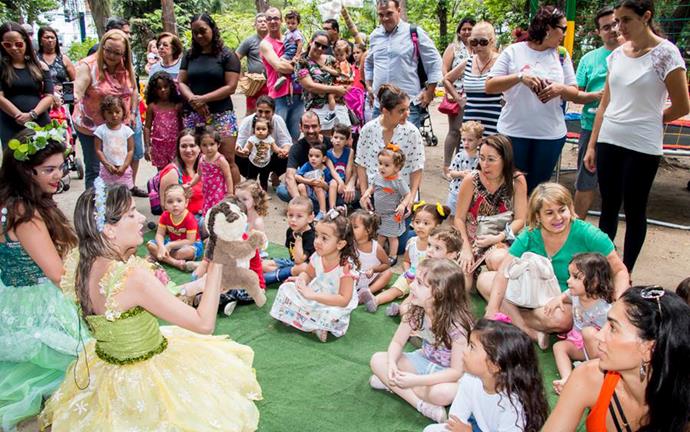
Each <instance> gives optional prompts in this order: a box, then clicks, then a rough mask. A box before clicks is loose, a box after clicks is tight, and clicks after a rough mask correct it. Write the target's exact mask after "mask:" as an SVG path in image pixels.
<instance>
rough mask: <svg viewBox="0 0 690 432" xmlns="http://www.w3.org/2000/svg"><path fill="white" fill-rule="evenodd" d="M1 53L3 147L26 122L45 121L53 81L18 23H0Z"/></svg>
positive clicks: (0, 93)
mask: <svg viewBox="0 0 690 432" xmlns="http://www.w3.org/2000/svg"><path fill="white" fill-rule="evenodd" d="M0 54H1V55H0V140H2V146H3V148H5V147H6V146H7V143H8V142H9V141H10V139H11V138H12V137H13V136H14V135H15V134H16V133H17V132H19V131H21V130H22V129H24V124H25V123H27V122H36V123H38V124H39V125H41V126H45V125H46V124H48V122H49V121H50V118H49V117H48V111H49V110H50V105H51V104H52V103H53V96H52V95H53V81H52V80H51V79H50V71H49V70H48V67H47V66H46V65H44V64H41V63H40V62H39V60H38V58H36V53H35V52H34V49H33V47H32V45H31V40H30V39H29V35H27V34H26V31H25V30H24V29H23V28H22V26H21V25H19V24H17V23H15V22H7V23H4V24H3V25H1V26H0Z"/></svg>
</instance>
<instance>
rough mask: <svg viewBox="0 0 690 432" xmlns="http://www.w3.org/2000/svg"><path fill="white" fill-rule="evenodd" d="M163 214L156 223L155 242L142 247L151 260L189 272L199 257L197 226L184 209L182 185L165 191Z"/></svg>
mask: <svg viewBox="0 0 690 432" xmlns="http://www.w3.org/2000/svg"><path fill="white" fill-rule="evenodd" d="M163 196H164V197H165V201H164V202H163V205H164V207H165V211H164V212H163V214H162V215H161V217H160V219H159V221H158V230H157V231H156V238H155V240H150V241H149V242H148V243H147V244H146V248H147V249H148V251H149V254H150V257H151V259H152V260H154V261H158V262H162V263H165V264H169V265H171V266H173V267H175V268H177V269H179V270H182V271H193V270H194V269H195V268H196V266H197V263H196V262H194V261H196V260H199V259H201V256H202V254H203V249H204V248H203V245H202V243H201V240H200V238H199V227H198V225H197V222H196V219H195V218H194V215H193V214H192V213H191V212H190V211H189V210H187V203H188V201H189V199H188V198H187V196H186V193H185V189H184V188H183V187H182V185H179V184H172V185H170V186H168V187H167V188H165V194H164V195H163Z"/></svg>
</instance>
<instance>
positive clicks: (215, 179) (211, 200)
mask: <svg viewBox="0 0 690 432" xmlns="http://www.w3.org/2000/svg"><path fill="white" fill-rule="evenodd" d="M221 158H223V155H220V154H219V155H218V157H217V158H216V160H215V161H213V162H207V161H206V158H205V157H203V156H202V157H201V158H199V171H200V172H201V184H202V185H203V191H204V206H203V208H202V213H201V214H202V215H204V216H205V215H206V213H207V212H208V211H209V210H210V209H211V207H213V206H214V205H216V204H218V203H219V202H221V201H222V200H223V198H225V195H226V194H227V193H228V185H227V184H226V183H225V176H224V175H223V170H222V169H221V168H220V166H219V165H218V161H219V160H220V159H221Z"/></svg>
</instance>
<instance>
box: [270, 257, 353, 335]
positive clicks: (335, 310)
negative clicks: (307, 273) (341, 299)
mask: <svg viewBox="0 0 690 432" xmlns="http://www.w3.org/2000/svg"><path fill="white" fill-rule="evenodd" d="M309 262H310V263H311V265H312V266H313V267H314V270H315V272H316V277H315V278H314V279H312V281H311V282H309V286H310V287H311V288H312V289H313V290H314V292H316V293H324V294H337V293H338V291H339V289H340V280H341V279H342V278H344V277H351V278H354V279H355V282H356V279H357V277H358V273H357V272H356V271H355V270H353V269H352V266H351V265H349V264H348V265H345V266H335V267H334V268H332V269H330V270H327V269H325V268H324V267H323V262H322V259H321V257H320V256H319V255H318V254H316V253H315V254H313V255H312V256H311V258H310V259H309ZM352 291H353V293H352V297H351V298H350V302H349V303H348V304H347V306H345V307H340V306H328V305H325V304H323V303H319V302H317V301H315V300H307V299H305V298H304V297H303V296H302V294H300V293H299V291H297V286H296V285H295V283H294V282H285V283H284V284H282V285H281V286H280V288H279V289H278V294H277V295H276V299H275V301H274V302H273V306H272V307H271V316H272V317H273V318H275V319H277V320H279V321H282V322H284V323H285V324H288V325H291V326H293V327H295V328H297V329H299V330H302V331H304V332H313V331H315V330H326V331H329V332H331V333H332V334H333V335H334V336H336V337H340V336H343V335H344V334H345V332H346V331H347V328H348V326H349V325H350V314H351V313H352V311H353V310H354V309H355V308H356V307H357V296H356V295H355V293H354V286H353V290H352Z"/></svg>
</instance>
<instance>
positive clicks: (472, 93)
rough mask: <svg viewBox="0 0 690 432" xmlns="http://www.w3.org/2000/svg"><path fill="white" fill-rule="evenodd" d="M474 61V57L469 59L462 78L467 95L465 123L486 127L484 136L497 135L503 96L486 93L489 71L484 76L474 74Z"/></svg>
mask: <svg viewBox="0 0 690 432" xmlns="http://www.w3.org/2000/svg"><path fill="white" fill-rule="evenodd" d="M472 60H473V57H470V58H469V59H467V64H466V65H465V72H464V74H463V77H462V85H463V87H464V89H465V94H466V95H467V103H466V104H465V115H464V117H463V121H471V120H474V121H478V122H479V123H481V124H482V125H483V126H484V136H489V135H494V134H496V133H497V131H496V123H498V117H499V116H500V115H501V108H502V105H501V98H502V96H501V94H488V93H486V90H485V89H484V84H485V83H486V78H487V76H488V75H489V71H488V70H487V71H486V72H485V73H484V74H482V75H478V74H475V73H472Z"/></svg>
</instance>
